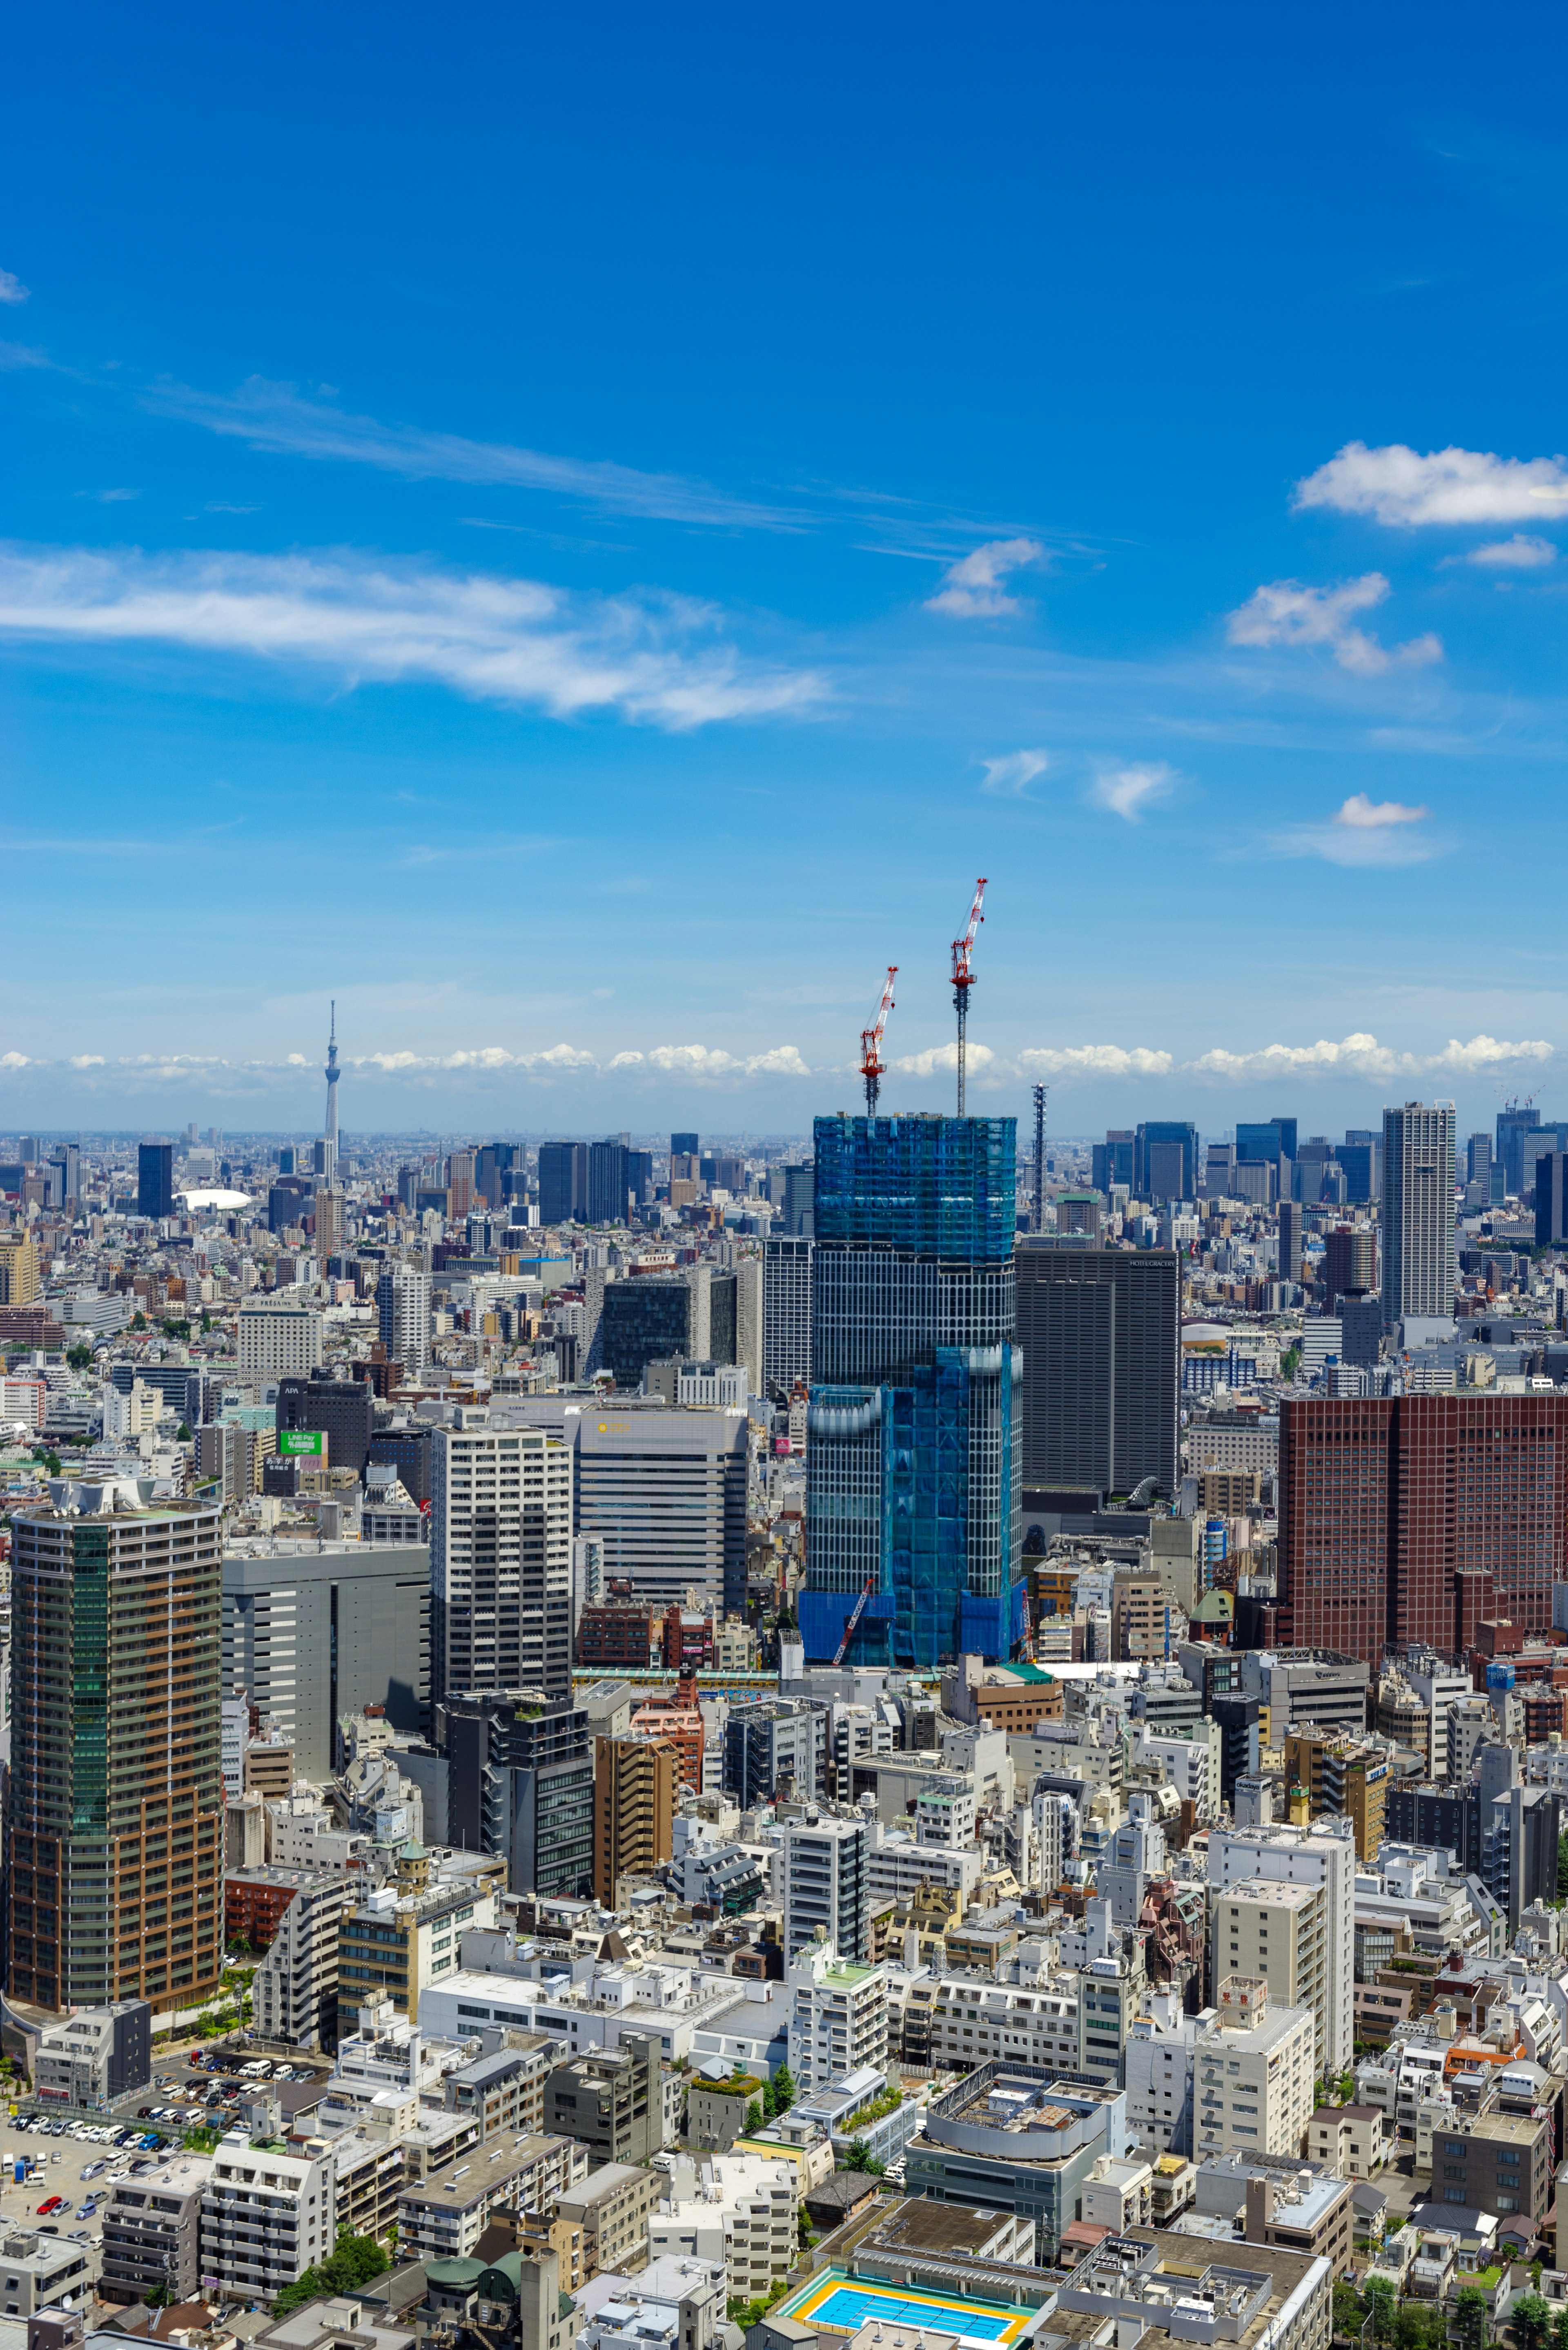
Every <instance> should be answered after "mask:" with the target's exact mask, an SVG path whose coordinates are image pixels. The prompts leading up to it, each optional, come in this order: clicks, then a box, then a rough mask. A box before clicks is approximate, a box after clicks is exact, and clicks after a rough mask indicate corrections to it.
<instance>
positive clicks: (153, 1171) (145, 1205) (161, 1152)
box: [136, 1142, 174, 1216]
mask: <svg viewBox="0 0 1568 2350" xmlns="http://www.w3.org/2000/svg"><path fill="white" fill-rule="evenodd" d="M173 1211H174V1145H173V1144H172V1143H171V1142H139V1143H138V1144H137V1146H136V1212H137V1214H138V1215H139V1216H168V1215H171V1214H172V1213H173Z"/></svg>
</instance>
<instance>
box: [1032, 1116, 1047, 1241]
mask: <svg viewBox="0 0 1568 2350" xmlns="http://www.w3.org/2000/svg"><path fill="white" fill-rule="evenodd" d="M1045 1092H1046V1089H1045V1087H1044V1086H1036V1087H1035V1088H1034V1229H1035V1231H1036V1232H1044V1229H1045Z"/></svg>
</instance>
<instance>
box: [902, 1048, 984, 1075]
mask: <svg viewBox="0 0 1568 2350" xmlns="http://www.w3.org/2000/svg"><path fill="white" fill-rule="evenodd" d="M889 1066H891V1067H893V1068H895V1069H897V1070H898V1074H899V1075H900V1076H906V1077H934V1076H940V1074H941V1072H942V1071H943V1070H947V1069H951V1070H953V1071H954V1072H955V1073H956V1071H957V1069H958V1045H957V1044H956V1042H955V1043H953V1044H950V1045H929V1046H928V1047H927V1049H926V1051H925V1052H923V1053H906V1054H904V1055H902V1057H901V1058H900V1059H898V1060H897V1061H894V1062H892V1063H891V1064H890V1065H889ZM992 1066H996V1067H998V1068H1000V1067H1001V1066H1002V1064H1001V1063H1000V1062H998V1061H997V1058H996V1055H995V1054H994V1053H993V1052H992V1049H991V1046H990V1045H965V1046H964V1067H965V1071H966V1073H968V1074H971V1075H974V1076H979V1075H980V1073H981V1071H982V1070H985V1069H989V1068H991V1067H992Z"/></svg>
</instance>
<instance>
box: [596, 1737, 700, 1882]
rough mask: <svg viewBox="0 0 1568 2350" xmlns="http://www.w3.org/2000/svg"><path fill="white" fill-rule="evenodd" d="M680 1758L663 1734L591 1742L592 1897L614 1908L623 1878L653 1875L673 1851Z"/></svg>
mask: <svg viewBox="0 0 1568 2350" xmlns="http://www.w3.org/2000/svg"><path fill="white" fill-rule="evenodd" d="M679 1785H680V1754H679V1752H677V1750H676V1749H675V1748H674V1747H673V1746H672V1745H671V1744H670V1741H669V1739H667V1738H596V1739H595V1741H594V1898H595V1899H596V1900H597V1901H600V1902H602V1903H603V1905H604V1907H605V1908H607V1909H613V1908H616V1907H617V1902H616V1887H617V1884H618V1881H619V1879H620V1878H621V1877H652V1876H653V1875H655V1873H656V1872H657V1871H658V1870H659V1868H660V1867H661V1866H663V1864H664V1863H665V1862H666V1861H668V1860H670V1859H671V1858H672V1857H673V1855H674V1830H675V1792H676V1789H677V1787H678V1786H679Z"/></svg>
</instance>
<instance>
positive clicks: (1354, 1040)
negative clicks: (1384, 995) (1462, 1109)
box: [1186, 1031, 1556, 1079]
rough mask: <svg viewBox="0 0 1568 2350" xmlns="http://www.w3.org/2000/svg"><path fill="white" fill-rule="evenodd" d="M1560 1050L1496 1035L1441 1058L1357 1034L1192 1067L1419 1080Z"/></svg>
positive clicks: (1217, 1053)
mask: <svg viewBox="0 0 1568 2350" xmlns="http://www.w3.org/2000/svg"><path fill="white" fill-rule="evenodd" d="M1555 1049H1556V1048H1555V1047H1554V1046H1553V1045H1548V1044H1545V1043H1544V1042H1542V1040H1541V1039H1540V1038H1526V1039H1524V1040H1523V1041H1522V1042H1521V1043H1519V1044H1513V1045H1511V1044H1505V1043H1502V1042H1501V1041H1500V1039H1499V1038H1497V1037H1495V1036H1484V1035H1477V1036H1472V1037H1471V1038H1470V1041H1469V1044H1468V1045H1463V1044H1460V1042H1459V1039H1458V1038H1457V1037H1450V1038H1449V1042H1448V1044H1447V1045H1445V1046H1444V1048H1443V1050H1442V1051H1441V1052H1440V1053H1408V1052H1405V1053H1401V1052H1397V1051H1395V1050H1394V1049H1393V1047H1391V1046H1390V1045H1380V1044H1379V1043H1378V1041H1377V1039H1376V1036H1371V1035H1366V1034H1365V1033H1362V1032H1360V1031H1357V1032H1355V1033H1353V1034H1352V1035H1348V1036H1342V1037H1341V1038H1340V1039H1339V1040H1338V1042H1337V1043H1334V1041H1332V1040H1331V1039H1329V1038H1328V1037H1319V1039H1318V1041H1317V1042H1316V1044H1314V1045H1262V1047H1261V1048H1260V1049H1258V1050H1257V1051H1254V1052H1246V1053H1232V1052H1229V1051H1227V1050H1225V1049H1224V1048H1223V1047H1221V1046H1219V1045H1216V1046H1215V1047H1214V1048H1213V1049H1212V1050H1211V1051H1210V1052H1207V1053H1203V1054H1200V1055H1199V1057H1198V1059H1197V1060H1195V1061H1189V1062H1188V1063H1187V1065H1186V1066H1187V1067H1188V1068H1189V1069H1190V1070H1191V1071H1192V1072H1193V1073H1194V1074H1195V1075H1197V1076H1210V1077H1235V1078H1248V1079H1250V1078H1254V1077H1275V1076H1277V1077H1312V1076H1356V1077H1372V1078H1387V1077H1417V1076H1431V1075H1433V1074H1436V1073H1438V1072H1441V1071H1453V1072H1462V1073H1464V1074H1467V1075H1470V1074H1473V1073H1475V1072H1476V1071H1478V1070H1482V1069H1495V1068H1501V1067H1506V1066H1509V1065H1510V1064H1511V1063H1519V1062H1539V1061H1549V1060H1551V1059H1552V1058H1553V1056H1554V1054H1555Z"/></svg>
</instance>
